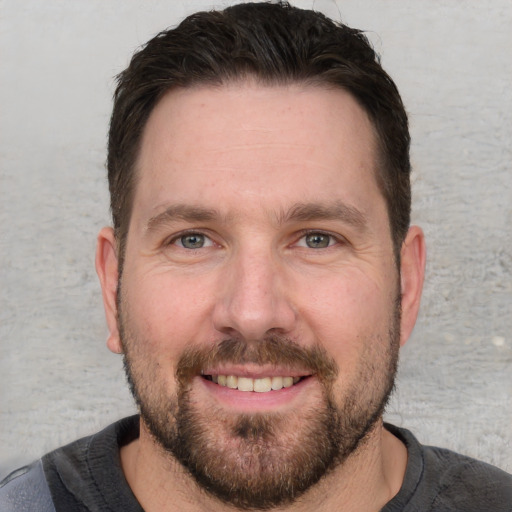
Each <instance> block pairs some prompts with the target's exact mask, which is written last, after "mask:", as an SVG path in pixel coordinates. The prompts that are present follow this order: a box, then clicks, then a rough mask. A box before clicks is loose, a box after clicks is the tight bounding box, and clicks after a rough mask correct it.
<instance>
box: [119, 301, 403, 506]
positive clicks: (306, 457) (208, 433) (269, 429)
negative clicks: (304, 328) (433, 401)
mask: <svg viewBox="0 0 512 512" xmlns="http://www.w3.org/2000/svg"><path fill="white" fill-rule="evenodd" d="M399 325H400V308H399V306H398V305H397V306H396V308H395V312H394V315H392V318H391V320H390V327H389V332H388V337H387V339H381V338H376V339H372V340H363V341H362V343H364V346H365V350H364V351H363V353H362V355H361V357H360V359H359V368H358V375H357V377H356V378H354V379H353V382H352V383H350V385H348V384H347V385H346V386H345V387H344V389H343V391H342V392H336V389H335V383H336V380H337V377H338V374H339V369H338V366H337V365H336V363H335V362H334V360H333V359H332V358H331V357H330V356H329V355H328V354H327V352H326V351H325V349H323V348H322V347H320V346H318V345H316V346H313V347H302V346H299V345H298V344H297V343H295V342H294V341H292V340H290V339H288V338H286V337H283V336H276V335H273V336H268V337H266V338H264V339H263V340H261V341H258V342H256V343H249V342H247V341H246V340H243V339H238V338H230V339H226V340H224V341H222V342H220V343H217V344H216V345H214V346H213V347H208V348H203V347H191V348H189V349H187V350H185V351H184V352H183V354H182V355H181V357H180V359H179V360H178V363H177V365H176V374H175V378H176V383H177V391H176V393H175V394H174V395H173V396H169V393H168V392H167V390H166V386H165V383H164V381H163V380H160V381H159V379H158V375H159V362H158V361H152V362H148V361H147V358H145V357H144V354H143V353H142V352H141V347H144V345H145V340H144V339H140V338H139V337H137V336H135V335H134V332H133V330H132V329H130V325H129V321H128V319H126V320H125V319H124V318H123V315H122V308H119V330H120V334H121V339H122V343H123V348H124V367H125V371H126V376H127V380H128V383H129V386H130V390H131V392H132V394H133V396H134V398H135V401H136V403H137V405H138V407H139V411H140V415H141V420H142V421H143V423H144V424H145V426H146V427H147V430H148V431H149V432H150V434H151V435H152V437H153V439H154V441H155V442H156V444H157V446H160V447H161V448H162V449H163V450H164V451H165V452H166V453H167V454H169V455H170V457H172V459H174V460H177V461H178V462H179V463H180V464H181V465H182V466H183V467H184V468H185V469H186V470H187V471H188V473H189V474H190V475H191V476H192V477H193V479H194V480H195V481H196V483H197V484H198V485H199V487H200V488H201V489H203V490H205V491H206V492H208V493H209V494H210V495H212V496H214V497H215V498H217V499H218V500H220V501H221V502H223V503H225V504H229V505H232V506H234V507H236V508H238V509H242V510H269V509H272V508H274V507H277V506H280V505H287V504H290V503H293V502H294V501H296V500H297V499H298V498H299V497H300V496H301V495H303V494H304V493H305V492H306V491H307V490H308V489H310V488H311V487H312V486H314V485H315V484H316V483H317V482H318V481H319V480H320V479H321V478H323V477H324V476H325V475H327V474H329V473H330V472H331V471H332V470H334V469H335V468H337V467H339V466H340V465H341V464H343V463H344V462H345V461H346V459H347V458H348V457H349V456H350V455H351V454H354V453H355V452H356V451H357V450H358V448H360V447H361V446H362V445H363V444H364V440H365V439H366V438H367V437H368V435H369V433H370V432H372V430H373V429H374V427H375V426H376V425H377V424H378V422H379V421H380V420H381V418H382V414H383V412H384V409H385V406H386V404H387V402H388V399H389V396H390V395H391V392H392V390H393V386H394V380H395V375H396V370H397V363H398V349H399V338H400V335H399ZM220 363H232V364H246V363H256V364H259V365H276V366H283V367H287V368H301V369H304V368H305V369H308V372H309V373H310V374H311V375H314V376H315V378H317V379H318V382H319V383H320V389H321V392H320V393H319V394H318V396H317V397H316V400H315V403H314V405H313V404H311V405H309V406H308V407H302V408H300V410H297V411H292V412H286V413H275V412H272V413H231V414H228V413H226V411H225V409H222V408H221V407H220V406H216V405H215V404H208V407H207V408H205V407H204V405H203V406H199V405H198V403H197V402H196V400H195V396H194V390H193V387H192V380H193V379H195V378H198V376H199V375H201V369H203V368H212V367H215V365H217V364H220Z"/></svg>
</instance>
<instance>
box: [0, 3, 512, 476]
mask: <svg viewBox="0 0 512 512" xmlns="http://www.w3.org/2000/svg"><path fill="white" fill-rule="evenodd" d="M228 3H230V2H217V3H216V4H214V5H216V6H220V7H222V6H225V5H227V4H228ZM293 3H295V4H296V5H298V6H300V7H313V6H314V7H315V8H317V9H318V10H322V11H324V12H325V13H327V14H329V15H331V16H333V17H335V18H337V19H339V18H340V13H341V19H342V20H343V21H345V22H346V23H347V24H349V25H352V26H355V27H358V28H361V29H365V30H366V31H367V32H368V35H369V37H370V39H371V40H372V41H373V43H374V45H375V47H376V48H377V50H378V51H379V52H380V53H381V55H382V61H383V65H384V67H385V68H386V69H387V70H388V71H389V73H390V74H391V75H392V76H393V77H394V79H395V81H396V82H397V84H398V87H399V89H400V90H401V92H402V96H403V99H404V102H405V103H406V106H407V109H408V111H409V113H410V120H411V131H412V136H413V147H412V159H413V164H414V175H413V193H414V198H413V202H414V208H413V219H414V222H415V223H418V224H420V225H421V226H422V227H423V228H424V230H425V233H426V236H427V244H428V264H427V277H426V287H425V292H424V299H423V303H422V309H421V314H420V318H419V321H418V324H417V328H416V330H415V331H414V333H413V336H412V338H411V339H410V340H409V343H408V344H407V345H406V347H405V348H404V350H403V353H402V361H401V369H400V373H399V378H398V390H397V392H396V393H395V396H394V399H393V401H392V403H391V405H390V407H389V411H388V414H387V419H388V420H391V421H393V422H394V423H396V424H398V425H402V426H406V427H408V428H411V429H412V430H413V431H414V432H415V433H416V434H417V435H418V437H419V438H420V439H421V440H422V441H423V442H426V443H430V444H437V445H442V446H447V447H450V448H453V449H455V450H457V451H461V452H463V453H466V454H469V455H472V456H475V457H478V458H481V459H484V460H487V461H490V462H492V463H494V464H496V465H498V466H501V467H503V468H505V469H508V470H509V471H512V398H511V397H512V334H511V333H512V277H511V273H512V169H511V167H512V164H511V160H512V159H511V149H512V92H511V91H512V59H510V49H511V48H512V31H511V30H510V27H511V26H512V3H511V2H510V1H509V0H493V1H486V0H473V1H471V0H467V1H464V2H461V1H460V0H444V1H443V0H429V1H428V2H427V1H425V0H409V1H407V2H404V1H403V0H388V1H386V2H384V1H379V0H373V1H372V0H346V1H344V0H339V1H338V2H334V1H323V2H322V1H316V2H313V1H311V0H310V1H306V0H305V1H297V2H293ZM211 5H212V2H209V1H208V2H207V1H182V2H178V1H174V2H173V1H169V0H166V1H160V0H153V1H151V2H147V1H144V0H77V1H72V2H71V1H69V0H23V1H22V2H20V1H18V0H0V62H1V64H0V344H1V345H0V349H1V359H0V476H2V475H4V474H5V473H7V472H8V471H9V470H10V469H13V468H14V467H15V466H18V465H20V464H23V463H26V462H29V461H31V460H33V459H34V458H36V457H39V456H41V455H42V454H43V453H44V452H46V451H48V450H50V449H52V448H55V447H57V446H59V445H61V444H63V443H67V442H70V441H72V440H74V439H75V438H77V437H79V436H83V435H87V434H90V433H92V432H94V431H96V430H98V429H99V428H100V427H102V426H104V425H106V424H108V423H109V422H111V421H113V420H115V419H117V418H119V417H121V416H122V415H126V414H130V413H132V412H133V411H134V406H133V404H132V400H131V398H130V396H129V393H128V391H127V388H126V385H125V380H124V375H123V372H122V368H121V359H120V358H119V357H117V356H114V355H112V354H110V353H109V352H108V350H107V349H106V347H105V339H106V335H107V331H106V326H105V321H104V317H103V309H102V303H101V296H100V288H99V284H98V282H97V279H96V275H95V271H94V250H95V237H96V233H97V231H98V230H99V228H100V227H101V226H103V225H104V224H107V223H109V215H108V196H107V184H106V178H105V169H104V161H105V156H106V155H105V140H106V132H107V125H108V120H109V116H110V108H111V95H112V92H113V89H114V81H113V76H114V75H115V74H116V73H118V72H120V71H121V70H122V69H123V68H124V67H125V66H126V65H127V63H128V60H129V58H130V56H131V54H132V52H133V51H134V50H135V49H136V48H137V47H138V46H139V45H141V44H142V43H144V42H145V41H146V40H147V39H148V38H149V37H151V36H152V35H154V34H156V33H157V32H158V31H159V30H161V29H163V28H165V27H166V26H169V25H174V24H175V23H176V22H177V21H179V19H181V18H182V17H183V16H184V15H185V14H189V13H191V12H193V11H195V10H198V9H204V8H208V7H210V6H211Z"/></svg>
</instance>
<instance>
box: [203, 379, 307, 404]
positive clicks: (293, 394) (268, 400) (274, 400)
mask: <svg viewBox="0 0 512 512" xmlns="http://www.w3.org/2000/svg"><path fill="white" fill-rule="evenodd" d="M196 379H198V380H199V381H200V382H201V383H202V385H203V389H204V390H205V391H206V392H207V393H208V394H209V395H210V396H213V397H214V398H215V399H216V400H217V401H218V402H220V404H222V405H223V406H225V407H228V408H230V409H235V410H237V411H239V412H265V411H267V412H268V411H273V410H277V409H283V407H286V406H291V405H293V403H294V402H295V401H296V400H297V397H298V396H299V395H300V394H301V393H303V392H304V391H305V390H306V389H307V388H308V387H310V386H311V385H313V383H314V381H315V380H316V379H314V378H313V377H307V378H305V379H302V380H300V381H299V382H297V384H294V385H293V386H290V387H289V388H282V389H279V390H277V391H268V392H266V393H258V392H256V391H239V390H238V389H231V388H228V387H226V386H219V385H218V384H215V382H212V381H210V380H206V379H203V378H202V377H196Z"/></svg>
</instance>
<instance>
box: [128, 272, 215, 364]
mask: <svg viewBox="0 0 512 512" xmlns="http://www.w3.org/2000/svg"><path fill="white" fill-rule="evenodd" d="M207 289H208V286H207V285H205V283H204V282H200V281H199V280H194V279H189V278H180V277H176V276H170V275H167V274H165V273H155V274H145V275H144V276H140V277H139V278H136V279H133V280H132V281H131V282H130V283H127V284H126V286H125V283H124V281H123V289H122V297H123V300H124V302H125V304H124V311H125V312H126V315H125V316H127V315H129V316H127V318H128V322H129V325H130V326H131V328H132V330H134V331H135V333H136V335H137V338H140V339H143V340H145V344H146V345H147V350H151V351H153V352H165V353H166V355H167V358H168V357H169V356H170V357H171V358H173V357H174V355H179V354H181V352H182V351H183V348H184V347H185V346H186V345H187V344H189V343H191V342H194V341H195V342H197V340H201V339H203V340H207V339H208V338H207V332H206V331H207V325H208V323H207V322H205V318H207V317H208V314H207V312H208V311H209V308H210V304H209V303H208V302H209V301H211V299H209V297H211V296H212V295H211V293H210V294H208V293H206V290H207Z"/></svg>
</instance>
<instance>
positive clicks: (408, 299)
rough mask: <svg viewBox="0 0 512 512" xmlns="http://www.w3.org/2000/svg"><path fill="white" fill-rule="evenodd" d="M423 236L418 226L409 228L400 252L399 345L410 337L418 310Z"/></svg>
mask: <svg viewBox="0 0 512 512" xmlns="http://www.w3.org/2000/svg"><path fill="white" fill-rule="evenodd" d="M425 260H426V249H425V236H424V235H423V231H422V230H421V228H419V227H418V226H411V227H410V228H409V231H408V233H407V236H406V237H405V240H404V242H403V244H402V249H401V251H400V286H401V297H402V319H401V332H400V345H405V342H406V341H407V340H408V339H409V336H410V335H411V332H412V329H413V327H414V324H415V323H416V318H417V317H418V311H419V309H420V300H421V292H422V290H423V279H424V277H425Z"/></svg>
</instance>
